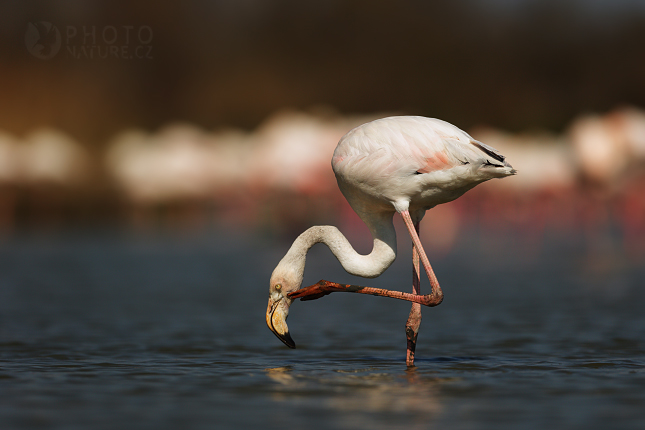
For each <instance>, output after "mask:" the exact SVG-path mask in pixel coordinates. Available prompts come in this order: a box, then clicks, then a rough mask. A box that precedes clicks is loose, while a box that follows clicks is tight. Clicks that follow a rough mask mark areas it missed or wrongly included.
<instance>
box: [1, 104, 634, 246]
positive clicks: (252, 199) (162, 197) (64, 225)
mask: <svg viewBox="0 0 645 430" xmlns="http://www.w3.org/2000/svg"><path fill="white" fill-rule="evenodd" d="M380 116H385V115H384V114H380V115H364V116H340V115H334V114H331V113H319V114H312V113H304V112H297V111H283V112H279V113H277V114H275V115H273V116H271V117H270V118H268V119H267V120H266V121H265V122H264V123H263V124H261V125H260V126H259V127H258V128H257V129H256V130H254V131H252V132H244V131H240V130H221V131H216V132H209V131H206V130H203V129H200V128H198V127H195V126H193V125H190V124H185V123H184V124H180V123H175V124H169V125H168V126H166V127H164V128H162V129H160V130H158V131H157V132H155V133H147V132H144V131H141V130H136V129H132V130H125V131H123V132H122V133H119V134H118V135H116V136H115V137H114V138H113V139H111V140H110V142H109V143H108V144H107V145H106V148H107V149H106V150H105V151H103V152H100V153H97V152H92V151H91V150H89V149H88V146H87V145H83V144H82V143H80V142H77V141H74V140H73V139H72V138H70V137H69V136H68V135H66V134H64V133H63V132H61V131H58V130H52V129H41V130H35V131H34V132H32V133H30V134H28V135H27V136H26V137H24V138H22V139H19V138H17V137H15V136H11V135H9V134H7V133H2V132H0V232H1V234H0V236H4V237H7V236H11V235H13V234H15V233H19V232H29V231H40V232H42V231H57V230H66V229H67V230H69V229H72V230H73V229H75V228H83V227H84V226H87V227H92V226H97V225H101V226H106V227H124V228H127V229H130V230H132V231H144V232H145V231H179V232H182V231H183V232H195V233H199V232H200V231H205V230H207V229H228V230H231V231H239V232H246V233H247V234H249V233H250V234H260V235H262V234H265V235H270V236H272V237H285V238H292V237H294V236H295V235H297V234H299V233H300V232H301V231H303V230H304V229H306V228H307V227H308V226H310V225H313V224H336V225H338V226H339V227H340V228H341V230H343V231H344V232H346V234H347V235H348V236H349V237H350V238H355V239H356V240H359V241H360V240H362V239H360V238H361V237H363V236H365V237H368V236H369V235H368V233H367V230H366V229H365V227H364V226H363V225H362V223H361V221H360V220H359V219H358V217H357V216H356V215H355V214H354V213H353V211H352V210H351V209H350V208H349V206H348V205H347V203H346V202H345V200H344V198H343V196H342V195H341V193H340V192H339V191H338V188H337V186H336V182H335V178H334V175H333V172H332V170H331V167H330V159H331V154H332V152H333V150H334V148H335V146H336V144H337V142H338V140H339V139H340V138H341V137H342V136H343V135H344V134H345V133H346V132H347V131H349V130H350V129H351V128H353V127H355V126H357V125H359V124H362V123H364V122H366V121H369V120H371V119H375V118H377V117H380ZM467 131H469V132H470V133H471V134H472V135H473V137H474V138H475V139H478V140H481V141H483V142H485V143H487V144H489V145H491V146H493V147H495V148H497V149H499V150H500V151H501V152H502V153H503V154H504V155H506V157H507V159H508V160H509V162H510V163H511V164H512V165H513V166H514V167H515V168H516V169H517V170H518V171H519V174H518V175H517V176H516V177H513V178H510V179H507V180H504V181H490V182H488V183H486V184H483V185H480V186H479V187H477V188H476V189H475V190H472V191H470V192H469V193H467V194H466V195H465V196H463V197H462V198H460V199H458V200H457V201H455V202H453V203H450V204H446V205H441V206H439V207H437V208H434V209H433V210H431V211H429V212H428V215H427V216H426V218H427V219H430V220H431V221H425V222H424V224H423V229H422V234H423V236H424V240H426V241H427V242H428V243H429V247H430V248H431V249H434V250H435V251H437V252H440V253H441V252H449V251H450V250H451V249H452V247H453V246H454V244H455V242H456V241H457V240H458V239H459V236H460V234H461V233H462V232H463V231H464V230H466V229H469V228H480V229H482V230H487V231H489V232H496V231H498V232H500V234H506V235H515V236H521V237H522V238H523V240H527V241H529V242H530V243H531V244H532V245H531V246H530V247H528V248H531V247H533V248H536V249H539V243H540V242H541V241H542V240H543V238H544V237H545V235H546V234H556V235H558V234H561V235H583V236H588V237H590V238H595V239H593V241H595V243H601V242H602V241H603V240H604V239H602V237H603V236H606V235H607V234H609V235H611V236H612V237H618V238H619V241H620V248H621V249H622V251H624V252H625V253H627V254H628V255H631V256H633V257H634V258H640V257H642V256H645V226H644V223H643V220H645V112H644V111H642V110H640V109H638V108H635V107H625V108H620V109H616V110H614V111H611V112H609V113H607V114H604V115H587V116H582V117H579V118H578V119H576V120H575V121H574V122H573V123H572V124H570V126H569V127H568V128H567V130H566V132H564V133H562V134H559V135H556V134H549V133H546V132H527V133H509V132H504V131H501V130H494V129H490V128H484V127H479V128H477V129H474V130H467ZM591 247H592V248H593V245H591Z"/></svg>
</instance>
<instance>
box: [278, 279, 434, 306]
mask: <svg viewBox="0 0 645 430" xmlns="http://www.w3.org/2000/svg"><path fill="white" fill-rule="evenodd" d="M335 292H345V293H360V294H369V295H370V296H380V297H390V298H392V299H399V300H405V301H408V302H412V303H419V304H421V305H423V306H437V305H438V304H439V303H441V300H437V297H435V296H433V295H432V294H426V295H425V296H422V295H419V294H412V293H403V292H401V291H392V290H386V289H383V288H372V287H361V286H360V285H351V284H339V283H338V282H330V281H325V280H324V279H322V280H320V281H318V282H317V283H315V284H313V285H310V286H308V287H304V288H301V289H299V290H296V291H294V292H292V293H289V294H288V297H289V298H290V299H291V300H296V299H300V300H303V301H306V300H316V299H319V298H321V297H324V296H326V295H327V294H331V293H335Z"/></svg>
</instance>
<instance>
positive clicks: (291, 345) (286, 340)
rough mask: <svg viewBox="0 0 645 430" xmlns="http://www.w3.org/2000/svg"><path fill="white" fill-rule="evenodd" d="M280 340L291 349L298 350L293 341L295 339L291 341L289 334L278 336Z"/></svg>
mask: <svg viewBox="0 0 645 430" xmlns="http://www.w3.org/2000/svg"><path fill="white" fill-rule="evenodd" d="M278 339H280V340H281V341H282V342H283V343H284V344H285V345H287V346H288V347H289V348H291V349H296V343H295V342H294V341H293V339H291V335H290V334H289V332H286V333H285V334H283V335H278Z"/></svg>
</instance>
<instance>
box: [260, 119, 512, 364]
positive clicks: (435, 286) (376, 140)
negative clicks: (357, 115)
mask: <svg viewBox="0 0 645 430" xmlns="http://www.w3.org/2000/svg"><path fill="white" fill-rule="evenodd" d="M331 164H332V168H333V170H334V173H335V175H336V180H337V181H338V187H339V188H340V190H341V192H342V193H343V195H344V196H345V198H346V199H347V201H348V202H349V204H350V205H351V207H352V209H353V210H354V211H355V212H356V213H357V214H358V216H359V217H360V218H361V219H362V220H363V222H365V224H366V225H367V227H368V228H369V230H370V232H371V233H372V236H373V238H374V245H373V249H372V252H370V253H369V254H368V255H360V254H358V253H357V252H356V251H355V250H354V248H353V247H352V246H351V245H350V243H349V241H348V240H347V239H346V238H345V236H343V234H342V233H341V232H340V231H339V230H338V229H337V228H336V227H333V226H314V227H311V228H309V229H307V230H306V231H305V232H304V233H302V234H301V235H300V236H298V238H297V239H296V240H295V241H294V242H293V244H292V245H291V248H290V249H289V251H288V252H287V253H286V255H285V256H284V257H283V258H282V260H280V262H279V263H278V265H277V267H276V268H275V270H274V271H273V274H272V275H271V281H270V286H269V304H268V307H267V313H266V322H267V325H268V326H269V328H270V329H271V331H272V332H273V333H275V335H276V336H277V337H278V338H279V339H280V340H281V341H282V342H284V343H285V344H286V345H287V346H288V347H290V348H295V347H296V345H295V342H294V341H293V339H292V338H291V336H290V334H289V329H288V327H287V323H286V319H287V316H288V314H289V306H290V305H291V303H292V301H293V300H295V299H297V298H300V299H301V300H312V299H317V298H319V297H322V296H324V295H326V294H329V293H331V292H334V291H348V292H355V293H364V294H372V295H379V296H386V297H393V298H398V299H402V300H408V301H411V302H413V304H412V309H411V311H410V316H409V318H408V321H407V324H406V336H407V345H408V347H407V356H406V363H407V364H408V366H412V365H413V364H414V352H415V347H416V338H417V334H418V330H419V325H420V323H421V306H420V305H421V304H423V305H426V306H436V305H438V304H439V303H441V301H442V300H443V292H442V291H441V288H440V286H439V282H438V281H437V278H436V276H435V274H434V272H433V270H432V267H431V266H430V262H429V261H428V257H427V256H426V253H425V251H424V250H423V247H422V246H421V242H420V241H419V235H418V233H419V222H420V221H421V219H422V218H423V216H424V215H425V212H426V210H428V209H430V208H432V207H434V206H436V205H438V204H441V203H446V202H450V201H452V200H454V199H456V198H457V197H459V196H461V195H462V194H464V193H465V192H466V191H468V190H470V189H471V188H473V187H474V186H476V185H477V184H480V183H482V182H484V181H487V180H489V179H493V178H503V177H505V176H510V175H514V174H515V173H516V171H515V169H513V167H512V166H511V165H510V164H508V163H507V162H506V161H505V159H504V156H503V155H501V154H500V153H499V152H498V151H497V150H496V149H494V148H491V147H490V146H487V145H485V144H483V143H481V142H478V141H476V140H474V139H473V138H472V137H470V136H469V135H468V134H467V133H465V132H464V131H462V130H460V129H459V128H457V127H455V126H453V125H452V124H449V123H447V122H445V121H441V120H439V119H433V118H425V117H419V116H396V117H389V118H383V119H378V120H375V121H372V122H369V123H366V124H363V125H361V126H359V127H356V128H354V129H353V130H351V131H350V132H348V133H347V134H346V135H345V136H343V138H341V140H340V142H339V143H338V146H337V147H336V150H335V151H334V155H333V158H332V162H331ZM395 212H398V213H400V214H401V216H402V217H403V221H404V222H405V226H406V227H407V230H408V232H409V233H410V237H411V238H412V243H413V253H412V261H413V293H412V294H410V293H403V292H399V291H391V290H384V289H377V288H369V287H360V286H355V285H340V284H337V283H334V282H329V281H324V280H323V281H320V282H318V283H317V284H314V285H312V286H310V287H307V288H303V289H300V286H301V284H302V279H303V273H304V269H305V259H306V255H307V251H308V250H309V248H311V247H312V246H313V245H314V244H316V243H320V242H322V243H324V244H326V245H327V246H328V247H329V248H330V249H331V251H332V253H333V254H334V255H335V256H336V258H337V259H338V261H339V262H340V263H341V265H342V266H343V268H344V269H345V270H346V271H347V272H348V273H350V274H352V275H357V276H361V277H365V278H375V277H377V276H379V275H380V274H381V273H383V272H384V271H385V270H386V269H387V268H388V267H389V266H390V264H392V262H393V261H394V259H395V258H396V233H395V230H394V225H393V223H392V218H393V215H394V213H395ZM419 259H420V260H421V263H422V264H423V267H424V268H425V271H426V273H427V275H428V278H429V280H430V285H431V287H432V292H431V293H430V294H427V295H421V294H420V288H419V286H420V275H419Z"/></svg>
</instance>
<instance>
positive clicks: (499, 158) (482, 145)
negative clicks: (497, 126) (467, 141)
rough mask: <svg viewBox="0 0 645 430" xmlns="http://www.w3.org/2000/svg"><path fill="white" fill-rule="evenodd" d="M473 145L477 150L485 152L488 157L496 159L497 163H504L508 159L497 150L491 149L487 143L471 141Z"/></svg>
mask: <svg viewBox="0 0 645 430" xmlns="http://www.w3.org/2000/svg"><path fill="white" fill-rule="evenodd" d="M471 143H472V144H473V145H475V146H476V147H477V148H479V149H481V150H482V151H483V152H485V153H486V154H487V155H488V156H490V157H492V158H494V159H495V160H497V161H500V162H502V163H503V162H504V160H505V159H506V157H504V156H503V155H502V154H500V153H499V152H497V150H496V149H495V148H491V147H490V146H488V145H486V144H485V143H482V142H479V141H477V140H471Z"/></svg>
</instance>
